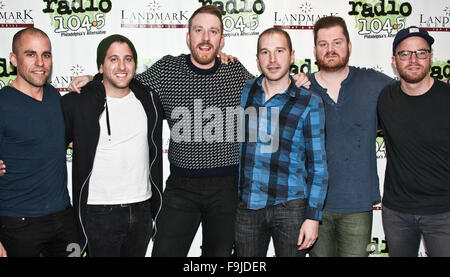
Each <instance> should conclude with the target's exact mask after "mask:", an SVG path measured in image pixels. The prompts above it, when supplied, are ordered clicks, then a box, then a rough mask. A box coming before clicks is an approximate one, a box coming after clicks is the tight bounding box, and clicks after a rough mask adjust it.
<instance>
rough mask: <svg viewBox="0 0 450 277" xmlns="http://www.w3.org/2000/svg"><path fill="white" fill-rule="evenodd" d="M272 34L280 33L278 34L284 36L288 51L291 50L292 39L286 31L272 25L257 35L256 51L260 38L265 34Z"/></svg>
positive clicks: (258, 47)
mask: <svg viewBox="0 0 450 277" xmlns="http://www.w3.org/2000/svg"><path fill="white" fill-rule="evenodd" d="M272 34H280V35H282V36H284V37H285V38H286V42H287V44H288V48H289V52H292V41H291V37H290V36H289V34H288V32H286V31H285V30H282V29H280V28H276V27H272V28H269V29H266V30H265V31H264V32H262V33H261V34H260V35H259V37H258V46H257V48H256V51H257V52H256V53H259V49H260V40H261V38H262V37H263V36H265V35H272Z"/></svg>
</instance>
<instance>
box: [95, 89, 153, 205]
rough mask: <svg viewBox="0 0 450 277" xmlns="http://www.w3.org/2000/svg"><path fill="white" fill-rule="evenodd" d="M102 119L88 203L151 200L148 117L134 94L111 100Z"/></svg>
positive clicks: (123, 202) (108, 99) (106, 203)
mask: <svg viewBox="0 0 450 277" xmlns="http://www.w3.org/2000/svg"><path fill="white" fill-rule="evenodd" d="M106 101H107V102H108V112H109V123H110V130H111V136H109V135H108V129H107V125H106V111H104V112H103V113H102V115H101V116H100V119H99V122H100V139H99V142H98V146H97V152H96V154H95V159H94V166H93V169H92V175H91V178H90V182H89V196H88V204H91V205H114V204H127V203H135V202H141V201H145V200H147V199H149V198H150V197H151V185H150V180H149V176H150V169H149V148H148V140H147V115H146V114H145V111H144V108H143V107H142V104H141V102H139V100H138V99H137V98H136V97H135V95H134V93H132V92H130V93H129V94H128V95H127V96H125V97H123V98H110V97H107V98H106Z"/></svg>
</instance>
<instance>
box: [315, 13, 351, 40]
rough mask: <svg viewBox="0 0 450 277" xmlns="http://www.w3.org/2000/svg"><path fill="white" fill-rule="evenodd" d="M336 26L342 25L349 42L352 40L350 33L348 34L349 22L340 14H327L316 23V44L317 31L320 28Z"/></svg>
mask: <svg viewBox="0 0 450 277" xmlns="http://www.w3.org/2000/svg"><path fill="white" fill-rule="evenodd" d="M335 26H340V27H341V28H342V32H343V33H344V36H345V38H346V39H347V43H348V42H350V35H349V34H348V29H347V24H345V21H344V19H342V17H338V16H325V17H322V18H321V19H319V20H317V22H316V24H314V29H313V32H314V45H317V33H318V32H319V30H320V29H326V28H331V27H335Z"/></svg>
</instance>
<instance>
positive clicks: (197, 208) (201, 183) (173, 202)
mask: <svg viewBox="0 0 450 277" xmlns="http://www.w3.org/2000/svg"><path fill="white" fill-rule="evenodd" d="M237 180H238V179H237V176H225V177H215V178H182V177H175V176H173V175H170V176H169V178H168V179H167V183H166V189H165V191H164V194H163V206H162V210H161V213H160V214H159V216H158V219H157V223H156V237H155V242H154V245H153V251H152V256H153V257H186V256H187V254H188V253H189V249H190V247H191V244H192V241H193V239H194V237H195V234H196V233H197V230H198V227H199V225H200V223H201V224H202V256H203V257H229V256H231V252H232V248H233V242H234V221H235V217H236V207H237Z"/></svg>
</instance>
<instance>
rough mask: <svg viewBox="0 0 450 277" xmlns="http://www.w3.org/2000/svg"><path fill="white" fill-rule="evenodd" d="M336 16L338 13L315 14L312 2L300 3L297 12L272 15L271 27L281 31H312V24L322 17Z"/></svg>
mask: <svg viewBox="0 0 450 277" xmlns="http://www.w3.org/2000/svg"><path fill="white" fill-rule="evenodd" d="M333 15H334V16H337V15H338V13H334V12H329V13H324V12H323V10H321V11H320V12H316V11H315V9H314V7H313V4H312V2H311V3H310V2H302V3H301V4H300V5H298V6H297V10H277V11H275V12H274V14H273V26H274V27H276V28H281V29H296V30H312V29H313V27H314V24H315V23H316V22H317V20H319V19H320V18H322V17H324V16H333Z"/></svg>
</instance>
